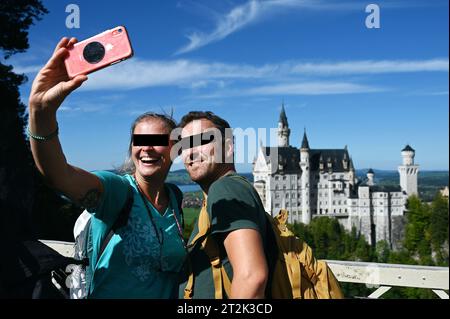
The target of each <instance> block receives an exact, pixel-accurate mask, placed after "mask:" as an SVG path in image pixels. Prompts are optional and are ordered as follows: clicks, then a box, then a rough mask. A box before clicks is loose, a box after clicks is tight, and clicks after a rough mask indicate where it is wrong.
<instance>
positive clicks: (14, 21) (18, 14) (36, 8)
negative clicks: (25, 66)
mask: <svg viewBox="0 0 450 319" xmlns="http://www.w3.org/2000/svg"><path fill="white" fill-rule="evenodd" d="M46 13H48V11H47V9H46V8H45V7H44V6H43V5H42V3H41V1H39V0H2V1H0V30H2V32H1V35H0V49H2V50H3V51H4V52H5V57H6V58H8V57H9V56H10V55H12V54H14V53H18V52H24V51H25V50H26V49H28V47H29V45H28V29H29V28H30V26H31V25H32V24H33V23H34V21H36V20H40V19H41V18H42V16H43V15H44V14H46Z"/></svg>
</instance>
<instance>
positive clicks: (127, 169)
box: [118, 112, 177, 174]
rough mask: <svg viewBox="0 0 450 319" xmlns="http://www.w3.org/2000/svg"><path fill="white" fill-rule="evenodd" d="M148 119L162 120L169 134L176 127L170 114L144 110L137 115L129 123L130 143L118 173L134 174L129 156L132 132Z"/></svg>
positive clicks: (133, 167) (134, 168) (134, 169)
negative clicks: (144, 111)
mask: <svg viewBox="0 0 450 319" xmlns="http://www.w3.org/2000/svg"><path fill="white" fill-rule="evenodd" d="M150 119H152V120H153V119H156V120H160V121H162V122H164V124H165V125H166V127H167V129H168V131H169V134H170V132H171V131H172V130H173V129H175V128H176V127H177V124H176V123H175V121H174V119H173V117H172V115H167V114H159V113H154V112H146V113H144V114H141V115H139V116H138V117H137V118H136V119H135V120H134V122H133V124H132V125H131V131H130V143H129V145H128V154H127V158H126V159H125V162H124V163H123V164H122V166H120V168H119V169H118V171H119V173H120V174H134V173H135V171H136V167H135V165H134V162H133V159H132V158H131V147H132V146H133V133H134V129H135V128H136V126H137V125H138V124H139V123H141V122H143V121H146V120H150Z"/></svg>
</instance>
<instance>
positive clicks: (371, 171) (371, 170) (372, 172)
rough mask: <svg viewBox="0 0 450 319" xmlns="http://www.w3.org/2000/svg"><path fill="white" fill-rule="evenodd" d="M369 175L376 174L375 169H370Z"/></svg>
mask: <svg viewBox="0 0 450 319" xmlns="http://www.w3.org/2000/svg"><path fill="white" fill-rule="evenodd" d="M367 174H375V172H374V171H373V169H371V168H369V170H368V171H367Z"/></svg>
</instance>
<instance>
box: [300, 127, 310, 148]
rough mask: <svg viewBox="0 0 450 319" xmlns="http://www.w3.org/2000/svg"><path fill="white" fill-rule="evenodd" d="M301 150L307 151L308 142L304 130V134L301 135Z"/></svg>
mask: <svg viewBox="0 0 450 319" xmlns="http://www.w3.org/2000/svg"><path fill="white" fill-rule="evenodd" d="M301 148H305V149H309V142H308V137H307V136H306V129H305V132H304V133H303V140H302V147H301Z"/></svg>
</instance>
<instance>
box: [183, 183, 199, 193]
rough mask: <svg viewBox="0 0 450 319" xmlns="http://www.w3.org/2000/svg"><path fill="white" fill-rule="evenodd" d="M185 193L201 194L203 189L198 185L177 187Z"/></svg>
mask: <svg viewBox="0 0 450 319" xmlns="http://www.w3.org/2000/svg"><path fill="white" fill-rule="evenodd" d="M177 186H178V187H179V188H180V189H181V191H182V192H183V193H189V192H199V191H201V190H202V189H201V188H200V186H199V185H198V184H189V185H177Z"/></svg>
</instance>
